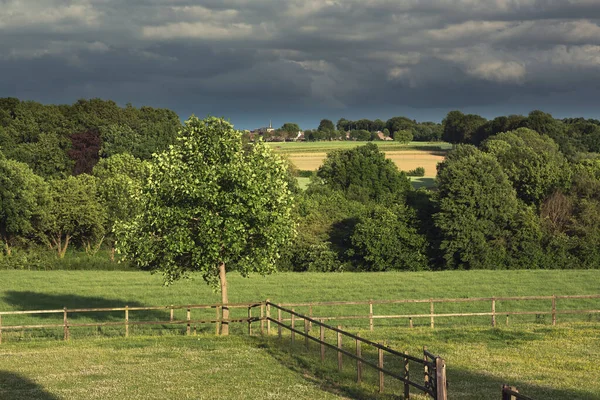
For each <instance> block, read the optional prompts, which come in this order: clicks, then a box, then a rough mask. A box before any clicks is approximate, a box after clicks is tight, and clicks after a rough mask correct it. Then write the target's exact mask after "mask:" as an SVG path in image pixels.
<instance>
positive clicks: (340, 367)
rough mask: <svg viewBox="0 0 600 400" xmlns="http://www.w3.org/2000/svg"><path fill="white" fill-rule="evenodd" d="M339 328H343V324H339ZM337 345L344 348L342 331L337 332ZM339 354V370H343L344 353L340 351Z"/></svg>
mask: <svg viewBox="0 0 600 400" xmlns="http://www.w3.org/2000/svg"><path fill="white" fill-rule="evenodd" d="M337 328H338V329H340V330H341V329H342V326H341V325H338V327H337ZM337 347H338V349H341V348H342V334H341V333H340V332H338V333H337ZM337 356H338V371H340V372H341V371H342V356H343V354H342V353H340V352H339V351H338V352H337Z"/></svg>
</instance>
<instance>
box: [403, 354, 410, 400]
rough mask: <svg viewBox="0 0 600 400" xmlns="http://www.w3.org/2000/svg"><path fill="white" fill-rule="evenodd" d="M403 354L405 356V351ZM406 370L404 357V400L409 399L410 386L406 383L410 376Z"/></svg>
mask: <svg viewBox="0 0 600 400" xmlns="http://www.w3.org/2000/svg"><path fill="white" fill-rule="evenodd" d="M404 354H407V353H406V351H405V352H404ZM408 368H409V364H408V358H407V357H404V398H405V399H410V385H409V384H408V381H409V380H410V374H409V371H408Z"/></svg>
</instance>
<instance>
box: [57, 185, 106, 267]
mask: <svg viewBox="0 0 600 400" xmlns="http://www.w3.org/2000/svg"><path fill="white" fill-rule="evenodd" d="M50 197H51V201H50V204H49V206H48V209H47V210H48V211H47V219H48V225H47V228H46V237H47V240H48V243H49V244H50V246H51V247H53V248H54V249H56V252H57V255H58V257H59V258H63V257H64V256H65V254H66V252H67V248H68V247H69V244H70V243H71V241H72V240H76V241H78V242H79V243H80V244H83V245H86V246H88V247H90V246H91V245H92V244H97V243H99V242H101V241H102V239H103V238H104V232H105V231H104V223H105V219H106V211H105V209H104V207H103V206H102V204H101V203H100V200H99V198H98V197H99V196H98V194H97V181H96V178H95V177H93V176H91V175H87V174H81V175H77V176H69V177H67V178H65V179H55V180H52V181H50Z"/></svg>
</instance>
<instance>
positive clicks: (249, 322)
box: [248, 307, 252, 336]
mask: <svg viewBox="0 0 600 400" xmlns="http://www.w3.org/2000/svg"><path fill="white" fill-rule="evenodd" d="M251 318H252V307H248V335H249V336H252V319H251Z"/></svg>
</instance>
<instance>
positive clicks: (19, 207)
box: [0, 153, 48, 255]
mask: <svg viewBox="0 0 600 400" xmlns="http://www.w3.org/2000/svg"><path fill="white" fill-rule="evenodd" d="M47 203H48V187H47V185H46V183H45V182H44V180H43V179H42V178H40V177H39V176H37V175H35V174H34V173H33V171H31V169H30V168H29V167H28V166H27V165H26V164H23V163H20V162H18V161H14V160H8V159H6V158H5V157H4V155H2V153H0V235H1V240H2V241H3V242H4V249H5V252H6V254H7V255H10V254H11V248H12V246H13V245H14V243H15V241H16V239H17V238H18V237H25V236H28V235H33V234H35V233H36V231H38V230H39V229H40V227H41V226H42V225H43V223H44V212H45V207H46V206H47Z"/></svg>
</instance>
